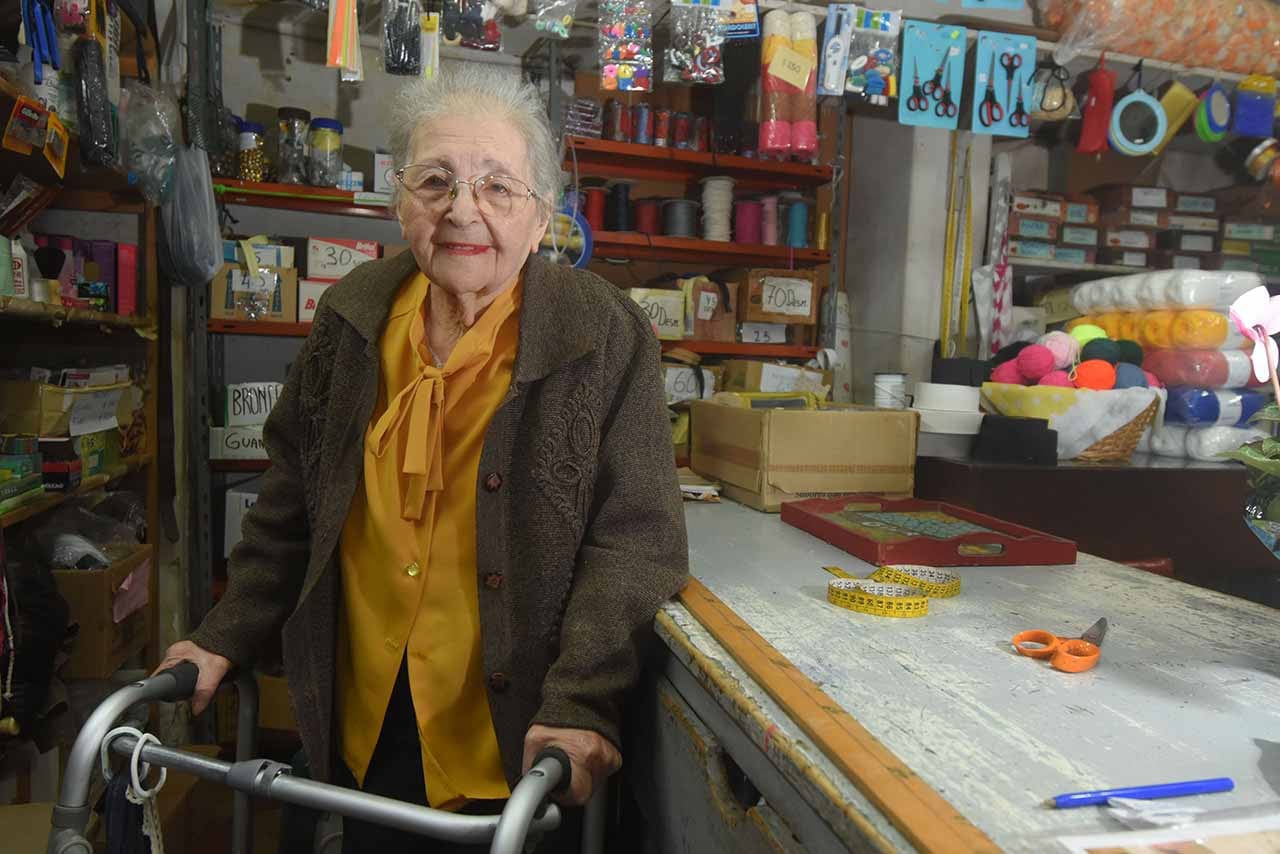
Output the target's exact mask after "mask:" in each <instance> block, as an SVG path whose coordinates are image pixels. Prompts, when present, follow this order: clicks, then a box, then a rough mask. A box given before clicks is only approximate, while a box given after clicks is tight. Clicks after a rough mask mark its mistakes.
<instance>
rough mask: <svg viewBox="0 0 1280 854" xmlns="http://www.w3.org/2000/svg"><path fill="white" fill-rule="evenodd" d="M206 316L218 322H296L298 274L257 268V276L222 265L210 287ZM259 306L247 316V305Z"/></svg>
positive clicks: (236, 266)
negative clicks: (207, 314) (258, 310)
mask: <svg viewBox="0 0 1280 854" xmlns="http://www.w3.org/2000/svg"><path fill="white" fill-rule="evenodd" d="M209 287H210V293H209V316H210V317H213V318H216V319H217V320H271V321H276V322H279V323H295V322H297V320H298V271H297V270H291V269H287V268H284V267H259V268H258V275H256V276H250V275H249V273H248V271H246V270H245V269H244V268H242V267H240V266H239V265H236V264H223V265H222V268H221V269H220V270H218V274H217V275H216V276H214V277H213V281H212V282H211V283H210V285H209ZM250 301H252V302H254V303H256V304H257V305H259V306H261V311H260V312H259V313H257V314H256V315H255V316H252V317H251V316H250V313H249V312H248V311H246V304H247V303H249V302H250Z"/></svg>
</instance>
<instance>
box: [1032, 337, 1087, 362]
mask: <svg viewBox="0 0 1280 854" xmlns="http://www.w3.org/2000/svg"><path fill="white" fill-rule="evenodd" d="M1036 343H1038V344H1040V345H1041V346H1043V347H1047V348H1048V349H1049V352H1050V353H1052V354H1053V366H1054V367H1055V368H1057V369H1058V370H1066V369H1067V368H1070V367H1071V366H1072V365H1074V364H1075V363H1076V359H1078V358H1079V357H1080V342H1079V341H1077V340H1076V339H1074V338H1072V337H1071V336H1070V335H1068V334H1067V333H1065V332H1050V333H1049V334H1048V335H1042V336H1040V340H1039V341H1037V342H1036Z"/></svg>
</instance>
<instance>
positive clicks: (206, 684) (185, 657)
mask: <svg viewBox="0 0 1280 854" xmlns="http://www.w3.org/2000/svg"><path fill="white" fill-rule="evenodd" d="M182 661H190V662H191V663H192V664H194V665H195V666H196V667H197V668H199V669H200V676H199V677H198V678H197V679H196V692H195V693H194V694H192V695H191V714H193V715H198V714H200V713H201V712H203V711H204V710H205V708H206V707H207V706H208V705H209V701H210V700H212V699H213V692H214V691H217V690H218V686H219V685H221V684H222V680H223V678H224V677H225V676H226V675H227V671H229V670H230V669H231V662H230V661H228V660H227V659H225V658H223V657H222V656H220V655H217V654H216V653H212V652H209V651H208V650H206V649H201V648H200V647H198V646H196V645H195V644H193V643H192V642H191V641H185V640H184V641H178V642H177V643H175V644H174V645H173V646H171V647H169V649H168V650H167V651H166V652H165V654H164V661H161V662H160V666H159V667H157V668H156V673H159V672H160V671H161V670H165V669H167V668H169V667H173V666H174V665H175V664H178V663H179V662H182ZM151 675H152V676H154V675H155V673H153V674H151Z"/></svg>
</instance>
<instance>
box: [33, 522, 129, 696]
mask: <svg viewBox="0 0 1280 854" xmlns="http://www.w3.org/2000/svg"><path fill="white" fill-rule="evenodd" d="M151 554H152V552H151V546H145V545H140V546H138V548H137V550H136V551H134V552H133V554H131V555H129V556H128V557H125V558H123V559H121V560H117V561H116V562H114V563H112V564H111V565H110V566H107V567H104V568H102V569H54V570H53V580H54V583H55V584H57V586H58V593H59V594H61V596H62V598H63V599H65V600H67V605H68V607H69V608H70V612H71V613H70V617H71V619H72V620H73V621H74V622H76V623H77V624H79V626H80V633H79V635H77V637H76V642H75V644H74V645H73V646H72V648H71V658H70V660H69V661H67V663H66V665H65V666H64V667H63V668H62V670H61V675H62V676H63V677H64V678H71V679H109V678H110V677H112V676H114V675H115V672H116V671H117V670H119V669H120V666H121V665H122V664H124V663H125V661H126V660H128V659H129V658H130V657H131V656H133V655H136V654H137V653H139V652H141V651H142V649H143V647H144V646H146V643H147V625H148V623H147V615H148V609H147V608H146V607H143V606H145V605H146V604H147V593H148V584H149V582H150V577H151V571H152V567H151Z"/></svg>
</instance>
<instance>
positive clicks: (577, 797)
mask: <svg viewBox="0 0 1280 854" xmlns="http://www.w3.org/2000/svg"><path fill="white" fill-rule="evenodd" d="M392 142H393V148H394V153H395V157H396V163H397V164H398V166H399V168H398V169H397V171H396V177H397V179H398V181H399V187H398V193H397V199H396V213H397V216H398V218H399V221H400V225H401V230H402V232H403V234H404V238H405V240H406V241H407V242H408V244H409V247H410V249H411V252H405V253H402V254H400V255H398V256H396V257H394V258H389V259H385V260H382V261H377V262H371V263H368V264H365V265H363V266H361V267H359V268H358V269H357V270H356V271H355V272H353V273H351V274H350V275H349V276H347V277H346V278H345V279H344V280H343V281H341V282H339V283H338V284H336V285H334V286H333V287H331V288H330V289H329V290H328V291H327V292H326V294H325V296H324V299H322V300H321V303H320V307H319V309H318V310H317V313H316V319H315V325H314V327H313V328H312V331H311V335H310V337H309V338H308V339H307V342H306V344H305V346H304V347H303V350H302V353H301V355H300V357H299V358H298V360H297V361H296V362H295V364H294V368H293V371H292V372H291V374H290V377H289V380H288V382H287V384H286V385H285V389H284V392H283V393H282V394H281V396H280V399H279V402H278V403H277V404H276V406H275V409H274V410H273V411H272V413H271V417H270V419H269V420H268V422H267V424H266V427H265V428H264V439H265V442H266V446H267V449H268V452H269V454H270V457H271V468H270V469H269V470H268V472H267V473H266V475H264V478H263V485H262V491H261V494H260V496H259V499H258V503H257V505H256V506H255V507H254V508H253V510H252V511H251V512H250V513H249V515H248V517H247V518H246V519H245V522H244V539H243V541H242V542H241V543H240V545H238V546H237V547H236V549H235V551H234V552H233V553H232V556H231V561H230V572H229V583H228V585H227V590H226V594H225V595H224V596H223V598H222V599H221V601H220V602H219V603H218V604H217V606H216V607H215V608H214V609H213V610H212V611H210V613H209V614H208V616H207V617H206V618H205V620H204V622H203V623H202V624H201V625H200V627H199V628H198V629H197V630H196V632H195V633H194V634H193V635H192V637H191V639H190V640H189V641H183V642H180V643H177V644H175V645H174V646H173V647H171V648H170V649H169V650H168V653H167V655H166V663H170V662H172V661H175V660H180V659H189V660H192V661H194V662H195V663H196V664H197V665H199V667H200V680H199V686H198V689H197V693H196V699H195V702H194V706H195V707H196V710H197V711H199V709H200V708H203V706H204V705H205V704H206V703H207V702H208V701H209V699H210V697H211V695H212V693H213V691H214V689H215V687H216V686H217V685H218V683H219V681H220V680H221V678H222V677H223V675H224V674H225V673H226V672H227V670H228V668H229V667H231V666H232V665H233V664H236V665H240V664H245V663H248V662H249V661H251V660H252V659H253V657H254V653H255V652H256V651H257V650H258V649H259V648H260V647H261V646H262V645H263V644H264V642H266V641H267V640H268V639H269V638H270V637H271V636H272V635H273V634H274V633H275V632H277V631H280V630H281V629H282V628H283V649H284V661H285V668H286V671H287V675H288V680H289V690H290V694H291V697H292V701H293V706H294V710H295V712H296V713H297V719H298V727H299V731H300V734H301V737H302V743H303V747H304V749H305V750H306V753H307V756H308V758H309V761H310V763H311V769H312V774H313V776H315V777H317V778H318V779H322V780H337V781H340V782H342V781H345V782H346V783H347V784H348V785H352V786H358V787H360V788H361V789H363V790H365V791H370V792H376V793H379V794H384V795H388V796H391V797H395V798H399V799H401V800H412V801H417V802H419V803H429V804H430V805H431V806H434V807H441V808H446V809H472V810H487V809H493V807H494V805H493V804H492V803H489V802H494V801H498V802H501V800H502V799H504V798H506V797H507V796H508V795H509V793H510V787H511V786H512V785H514V783H515V782H516V780H517V779H518V778H519V776H520V775H521V773H522V772H523V771H524V770H526V769H527V767H528V764H529V762H530V760H531V758H532V757H533V755H534V754H535V753H536V752H537V751H538V750H539V749H541V748H543V747H546V746H558V747H561V748H562V749H564V750H565V752H566V753H567V754H568V755H569V757H570V760H571V764H572V769H573V772H572V783H571V789H570V792H569V794H568V796H567V797H566V800H567V802H568V803H571V804H579V803H582V802H584V801H585V800H586V799H587V798H588V797H589V795H590V793H591V791H592V789H593V788H594V787H595V786H597V785H599V784H600V783H601V782H602V781H603V780H604V779H605V778H606V777H607V776H608V775H609V774H610V773H612V772H613V771H615V770H616V769H617V768H618V767H619V766H620V764H621V756H620V753H619V743H620V741H619V718H620V716H621V712H622V704H623V700H624V697H625V695H626V694H627V692H628V690H629V689H630V688H631V687H632V686H633V685H634V683H635V680H636V678H637V675H638V671H639V669H640V665H641V644H642V642H643V641H644V639H645V636H646V635H647V634H649V633H650V631H651V624H652V621H653V617H654V614H655V613H656V611H657V609H658V608H659V606H660V605H661V604H662V602H663V601H664V600H665V599H667V598H668V597H670V596H672V595H673V594H674V593H676V592H677V591H678V590H679V589H680V587H681V586H682V584H683V582H684V579H685V577H686V570H687V554H686V543H685V531H684V523H683V516H682V512H681V506H680V498H679V494H678V488H677V483H676V477H675V471H674V464H673V461H672V452H671V444H670V428H669V424H668V420H667V416H666V411H665V407H664V402H663V390H662V385H661V382H660V376H659V360H658V346H657V342H656V340H655V339H654V336H653V334H652V332H651V328H650V324H649V321H648V320H647V319H646V318H645V317H644V316H643V315H642V314H641V312H640V311H638V310H637V308H636V307H635V306H634V305H633V304H632V303H631V301H630V300H628V299H627V297H626V295H625V294H624V293H622V292H621V291H620V290H618V289H617V288H616V287H614V286H613V285H611V284H609V283H608V282H605V281H604V280H602V279H600V278H598V277H596V276H594V275H591V274H589V273H585V272H581V271H575V270H571V269H569V268H565V267H560V266H555V265H551V264H548V263H547V262H545V261H543V260H542V259H540V258H539V257H538V256H536V255H535V254H533V253H534V252H535V250H536V248H537V246H538V243H539V239H540V237H541V235H542V234H543V233H544V231H545V229H546V226H547V222H548V217H549V213H550V210H551V202H552V200H553V199H554V198H555V197H556V194H557V191H558V186H559V181H560V168H559V158H558V151H557V146H556V144H555V142H554V141H553V138H552V136H551V132H550V129H549V127H548V124H547V119H546V116H545V112H544V107H543V105H542V102H541V99H540V97H539V95H538V93H537V92H536V90H535V89H533V87H531V86H530V85H528V84H527V83H524V84H522V83H520V82H519V81H517V80H515V79H514V78H513V77H512V76H509V73H503V72H501V71H499V70H496V69H489V68H487V67H486V66H482V65H480V64H478V63H467V64H465V65H463V66H462V67H461V68H460V69H459V70H456V71H453V72H451V73H445V74H442V75H440V76H438V77H437V78H435V79H434V80H433V81H431V82H416V83H413V84H411V85H410V86H408V87H407V88H406V89H405V90H404V92H403V93H402V94H401V96H400V98H399V100H398V102H397V107H396V110H395V113H394V125H393V131H392ZM498 806H500V803H499V804H498ZM345 835H346V841H345V848H344V851H347V852H353V851H374V850H378V851H379V852H380V854H386V852H387V851H408V850H414V851H418V850H434V849H429V848H426V849H424V848H421V847H411V840H408V839H403V838H401V837H400V836H398V835H396V834H394V833H391V834H389V833H387V832H385V831H383V830H381V829H379V828H374V827H369V826H365V825H361V824H359V823H356V822H351V821H349V822H347V829H346V834H345ZM413 844H415V845H421V841H420V840H417V841H415V842H413ZM387 846H391V847H387Z"/></svg>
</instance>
